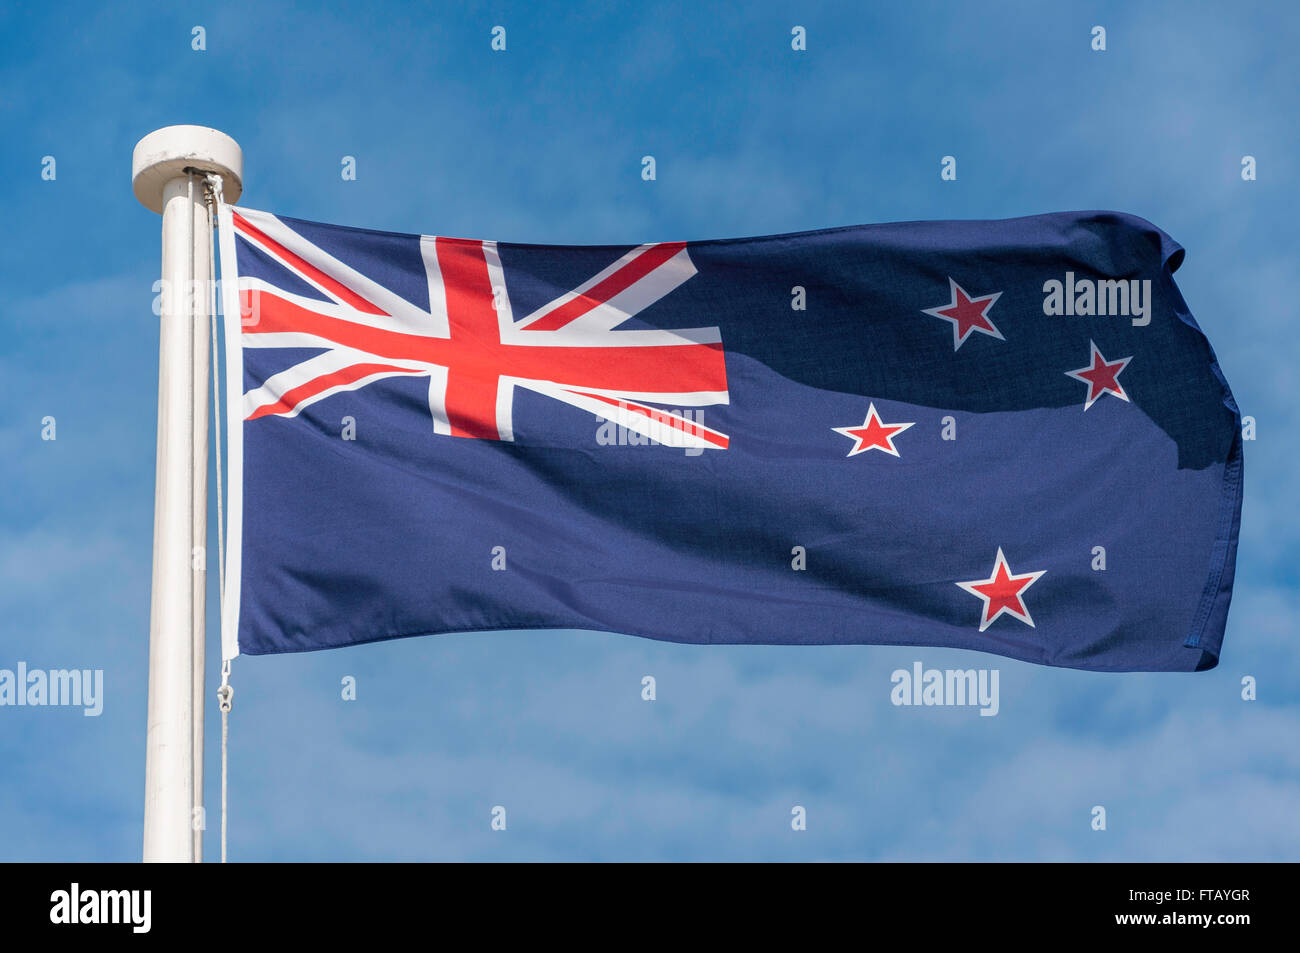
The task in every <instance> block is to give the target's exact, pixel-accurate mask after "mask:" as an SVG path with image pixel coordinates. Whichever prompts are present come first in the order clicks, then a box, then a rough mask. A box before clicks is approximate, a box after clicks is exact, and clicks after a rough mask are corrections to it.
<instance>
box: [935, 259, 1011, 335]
mask: <svg viewBox="0 0 1300 953" xmlns="http://www.w3.org/2000/svg"><path fill="white" fill-rule="evenodd" d="M948 290H949V291H951V292H952V301H951V302H950V303H949V304H941V305H939V306H938V307H937V308H922V309H921V311H922V313H923V314H928V315H931V316H933V317H936V318H942V319H943V320H945V321H951V322H952V349H953V350H954V351H956V350H957V349H958V348H959V347H961V346H962V344H964V343H965V341H966V339H967V338H968V337H970V336H971V334H972V333H973V332H975V331H978V332H980V334H987V335H988V336H989V337H992V338H997V339H998V340H999V341H1005V340H1006V338H1004V337H1003V336H1002V332H1001V331H999V330H998V329H997V328H996V327H994V325H993V322H992V321H990V320H989V316H988V311H989V308H991V307H993V305H994V303H995V302H996V301H997V300H998V298H1000V297H1002V292H1001V291H995V292H994V293H993V294H990V295H984V296H983V297H980V298H972V297H971V296H970V295H968V294H967V293H966V289H965V288H963V287H962V286H961V285H959V284H957V282H955V281H953V280H952V278H951V276H950V277H949V278H948Z"/></svg>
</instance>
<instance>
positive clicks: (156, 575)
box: [132, 126, 243, 862]
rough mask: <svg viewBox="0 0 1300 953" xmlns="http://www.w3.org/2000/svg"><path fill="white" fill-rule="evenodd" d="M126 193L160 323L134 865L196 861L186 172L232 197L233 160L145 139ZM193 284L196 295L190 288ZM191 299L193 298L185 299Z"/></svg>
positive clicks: (203, 212) (199, 236) (192, 335)
mask: <svg viewBox="0 0 1300 953" xmlns="http://www.w3.org/2000/svg"><path fill="white" fill-rule="evenodd" d="M132 166H133V169H132V184H133V187H134V189H135V194H136V198H138V199H139V200H140V201H141V202H142V203H143V204H144V205H145V206H146V207H148V208H151V209H153V210H154V211H155V212H160V213H161V214H162V289H161V291H162V309H161V311H162V313H161V323H160V327H159V351H158V356H159V360H158V458H157V469H156V484H155V495H154V550H153V595H152V602H151V609H150V624H149V716H148V733H147V741H146V757H145V804H144V859H145V860H146V861H181V862H188V861H193V860H199V859H201V858H202V831H201V830H196V829H195V828H196V826H201V825H197V823H196V822H197V821H198V819H199V818H201V817H202V813H201V808H202V802H203V798H202V786H203V767H202V759H203V680H204V674H205V672H204V644H205V643H204V635H205V632H204V629H205V626H204V621H205V615H204V613H205V610H206V598H205V594H206V589H205V586H206V579H207V571H206V569H207V550H206V546H207V468H208V431H207V408H208V402H207V387H208V338H207V327H208V301H209V295H208V294H207V292H206V290H205V289H204V284H206V280H207V275H208V261H209V256H210V255H211V253H212V233H211V229H210V225H209V220H208V214H207V209H206V206H205V205H204V200H203V180H202V178H201V177H199V176H194V175H192V174H191V173H188V172H186V170H187V169H197V170H200V171H202V172H215V173H217V174H219V175H221V176H222V178H223V184H222V187H223V190H224V192H225V194H226V196H227V197H228V199H229V200H230V201H234V199H235V198H237V197H238V195H239V192H240V190H241V181H240V180H241V177H242V173H243V155H242V153H241V152H240V149H239V146H238V144H236V143H235V141H234V140H233V139H231V138H230V137H229V136H227V135H225V134H224V133H221V132H218V131H217V130H215V129H207V128H205V127H202V126H168V127H166V128H164V129H159V130H157V131H155V132H152V133H150V134H149V135H148V136H145V137H144V138H143V139H141V140H140V142H139V143H137V144H136V147H135V153H134V155H133V157H132ZM199 278H201V279H202V284H199V285H197V286H196V283H195V282H196V279H199ZM196 287H197V290H198V293H197V294H196V293H195V291H196Z"/></svg>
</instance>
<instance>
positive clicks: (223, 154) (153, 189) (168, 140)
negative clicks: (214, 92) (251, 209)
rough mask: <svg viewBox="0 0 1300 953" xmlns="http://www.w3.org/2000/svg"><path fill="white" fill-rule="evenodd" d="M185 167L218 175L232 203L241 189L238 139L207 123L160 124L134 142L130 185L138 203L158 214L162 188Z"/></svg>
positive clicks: (181, 172) (160, 211)
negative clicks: (212, 127)
mask: <svg viewBox="0 0 1300 953" xmlns="http://www.w3.org/2000/svg"><path fill="white" fill-rule="evenodd" d="M188 168H193V169H198V170H200V171H203V172H213V173H216V174H217V175H219V176H221V190H222V194H223V196H224V198H225V200H226V201H227V202H229V203H231V204H234V203H235V202H236V201H238V199H239V195H240V193H241V192H243V191H244V152H243V150H242V149H240V148H239V143H237V142H236V141H235V140H234V139H231V138H230V137H229V136H228V135H226V134H225V133H224V132H221V131H220V130H219V129H209V128H208V127H207V126H164V127H163V128H161V129H155V130H154V131H153V132H151V133H149V135H147V136H145V137H144V138H143V139H141V140H140V141H139V142H137V143H136V144H135V151H134V152H133V153H132V154H131V187H132V189H133V190H134V191H135V197H136V198H137V199H139V200H140V204H141V205H143V206H144V207H145V208H147V209H152V210H153V211H155V212H157V213H159V214H162V210H163V189H164V188H165V187H166V185H167V183H168V182H170V181H172V180H173V179H176V178H179V177H180V176H182V175H184V174H185V170H186V169H188Z"/></svg>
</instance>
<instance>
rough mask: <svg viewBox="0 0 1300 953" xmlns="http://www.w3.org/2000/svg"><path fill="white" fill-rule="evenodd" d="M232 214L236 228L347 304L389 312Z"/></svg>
mask: <svg viewBox="0 0 1300 953" xmlns="http://www.w3.org/2000/svg"><path fill="white" fill-rule="evenodd" d="M232 214H233V215H234V218H235V228H237V229H238V230H239V231H241V232H243V233H244V234H246V235H248V236H250V237H251V238H256V239H257V240H258V241H259V242H261V243H262V244H263V245H265V246H266V250H267V251H269V252H271V253H272V254H273V255H275V256H276V257H278V258H280V259H282V260H283V261H284V262H285V264H287V265H289V266H291V267H293V268H296V269H298V270H299V271H301V272H302V273H303V274H304V275H306V276H307V277H309V278H310V279H311V280H312V281H314V282H316V283H317V284H318V285H320V286H322V287H323V288H324V289H325V290H326V291H328V292H329V293H330V294H332V295H334V297H336V298H339V299H340V300H342V301H344V302H346V303H347V304H349V305H351V306H352V307H354V308H356V309H357V310H358V311H364V312H365V313H366V314H382V315H387V313H388V312H386V311H384V310H383V309H382V308H379V307H377V306H376V305H373V304H371V303H370V302H369V301H367V300H366V299H365V298H363V297H361V295H359V294H357V293H356V292H355V291H353V290H352V289H351V288H347V287H344V286H343V285H341V284H340V283H339V282H337V281H335V280H334V279H333V278H331V277H330V276H329V275H327V274H325V272H323V271H321V270H320V269H319V268H316V267H314V266H312V265H309V264H307V262H305V261H303V260H302V259H301V258H299V257H298V256H297V255H295V254H294V253H293V252H291V251H289V249H287V248H285V247H284V246H283V245H281V244H280V243H279V242H277V241H276V240H275V239H274V238H272V237H271V236H270V235H267V234H266V233H265V232H263V231H261V230H260V229H258V228H256V227H254V226H253V225H250V224H249V222H248V219H246V218H244V217H243V216H241V215H240V214H239V213H237V212H236V213H232Z"/></svg>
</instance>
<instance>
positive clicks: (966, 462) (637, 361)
mask: <svg viewBox="0 0 1300 953" xmlns="http://www.w3.org/2000/svg"><path fill="white" fill-rule="evenodd" d="M220 225H221V234H220V239H221V252H222V254H221V258H222V270H223V297H224V301H225V308H224V311H225V315H226V319H225V320H226V343H227V356H228V375H227V381H226V386H227V401H228V409H229V443H230V482H231V492H230V500H229V513H230V517H229V546H228V555H227V587H226V600H225V617H224V619H223V629H224V632H223V635H224V649H225V655H226V656H227V657H231V656H233V655H237V654H239V653H240V652H243V653H248V654H254V655H258V654H266V653H278V652H297V651H306V650H311V649H321V648H331V647H335V646H342V645H353V644H357V643H362V642H373V641H377V640H381V639H394V638H402V637H405V636H413V635H430V634H436V633H442V632H465V631H473V630H488V629H552V628H576V629H597V630H606V631H611V632H621V633H627V634H631V635H638V636H644V637H648V638H654V639H665V640H669V641H676V642H694V643H753V644H757V643H765V644H801V645H821V644H848V643H853V644H866V643H876V644H885V643H887V644H893V645H931V646H952V647H958V648H966V649H977V650H980V651H985V652H993V653H997V654H999V655H1005V656H1010V657H1012V658H1017V659H1024V660H1027V661H1031V662H1038V663H1042V664H1045V665H1057V666H1067V667H1071V668H1082V669H1093V670H1099V671H1165V670H1170V671H1192V670H1199V669H1206V668H1211V667H1213V666H1214V665H1215V664H1216V663H1217V661H1218V656H1219V649H1220V645H1221V643H1222V640H1223V631H1224V625H1225V621H1226V617H1227V611H1228V602H1229V599H1230V596H1231V591H1232V580H1233V570H1234V564H1235V560H1236V548H1237V535H1238V525H1239V521H1240V512H1241V491H1242V450H1241V432H1240V417H1239V414H1238V411H1237V407H1236V404H1235V402H1234V401H1233V398H1232V394H1231V392H1230V391H1229V389H1228V384H1227V382H1226V381H1225V380H1224V377H1223V374H1222V373H1221V371H1220V369H1219V366H1218V363H1217V362H1216V359H1215V356H1214V352H1213V350H1212V349H1211V348H1210V345H1209V342H1208V341H1207V340H1206V338H1205V336H1204V335H1203V334H1202V333H1201V330H1200V328H1199V327H1198V326H1197V324H1196V322H1195V321H1194V320H1193V318H1192V316H1191V314H1190V313H1189V312H1188V309H1187V305H1186V304H1185V303H1184V301H1183V298H1182V296H1181V294H1180V293H1179V291H1178V288H1177V286H1176V285H1175V284H1174V281H1173V278H1172V273H1173V272H1174V270H1176V269H1177V268H1178V266H1179V264H1180V263H1181V262H1182V258H1183V250H1182V248H1181V247H1180V246H1179V245H1178V244H1177V243H1175V242H1174V241H1173V240H1172V239H1170V238H1169V236H1167V235H1165V234H1164V233H1163V232H1162V231H1160V230H1159V229H1158V228H1156V227H1155V226H1153V225H1151V224H1150V223H1148V222H1146V221H1143V220H1142V219H1139V218H1135V217H1133V216H1130V215H1124V214H1119V213H1114V212H1073V213H1060V214H1053V215H1041V216H1034V217H1030V218H1020V219H1011V220H1006V221H989V222H914V223H908V224H901V225H872V226H862V227H852V228H837V229H828V230H823V231H815V232H804V233H800V234H793V235H776V236H770V237H764V238H747V239H738V240H730V241H705V242H662V243H655V244H647V245H637V246H568V247H565V246H542V245H519V244H506V243H500V242H487V241H470V240H465V239H455V238H441V237H432V236H420V235H402V234H392V233H386V232H374V231H366V230H361V229H354V228H340V227H336V226H330V225H319V224H314V223H311V222H303V221H297V220H294V219H289V218H282V217H277V216H274V215H270V214H267V213H265V212H257V211H253V210H251V209H242V208H223V209H222V213H221V218H220Z"/></svg>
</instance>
